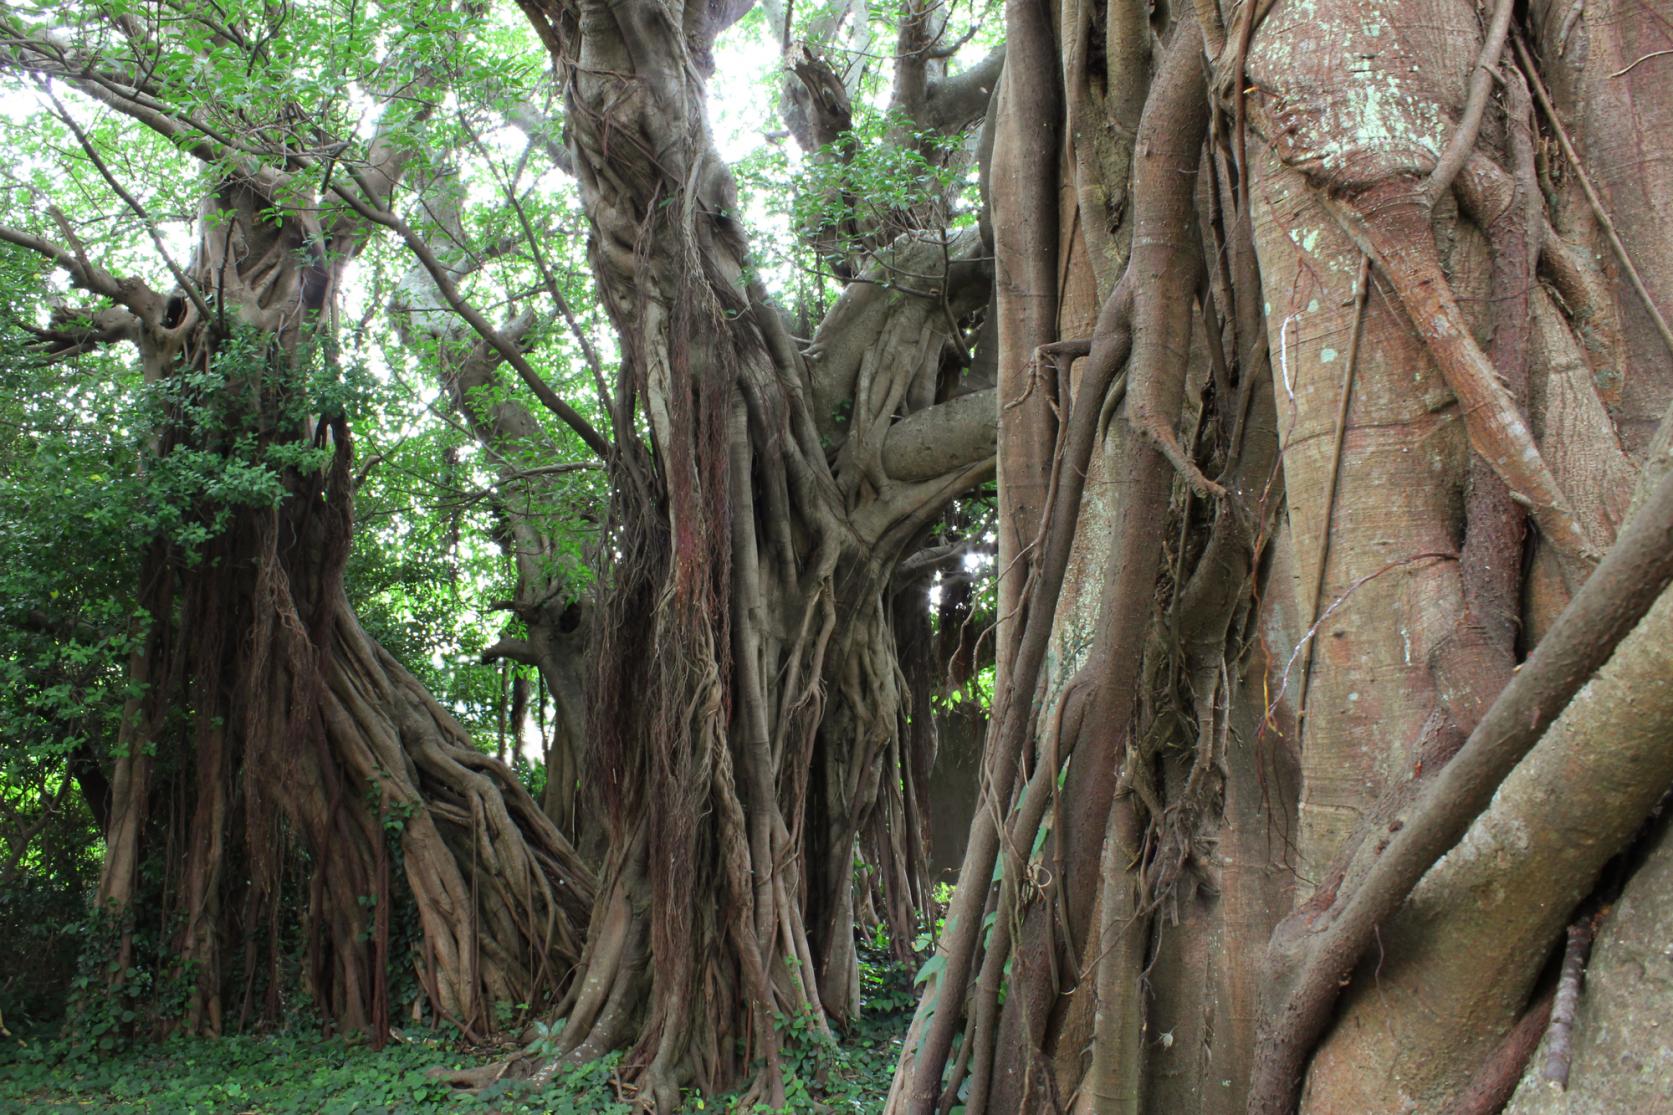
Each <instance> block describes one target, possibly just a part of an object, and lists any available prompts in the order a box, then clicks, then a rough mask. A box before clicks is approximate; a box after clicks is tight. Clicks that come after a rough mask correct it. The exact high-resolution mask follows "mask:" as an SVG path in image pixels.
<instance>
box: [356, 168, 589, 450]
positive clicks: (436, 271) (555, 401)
mask: <svg viewBox="0 0 1673 1115" xmlns="http://www.w3.org/2000/svg"><path fill="white" fill-rule="evenodd" d="M349 175H350V176H351V177H352V178H353V179H354V180H355V183H356V185H358V186H359V187H360V189H361V190H362V191H364V197H361V196H357V195H356V194H355V193H354V191H352V190H345V189H344V188H343V187H341V186H337V185H333V186H332V187H331V192H332V193H334V194H335V195H336V196H337V197H339V198H341V199H342V200H343V201H344V202H345V203H347V204H348V206H349V208H351V209H353V210H354V211H355V212H356V213H359V214H360V215H361V216H362V217H364V218H365V219H366V220H368V221H371V222H372V223H374V224H378V225H382V226H383V227H385V228H388V229H392V230H393V231H394V232H395V234H396V235H398V236H399V237H400V238H401V239H402V241H404V242H405V243H406V245H407V247H408V248H410V249H411V250H412V253H413V254H414V255H415V256H417V257H418V260H419V262H420V263H422V264H423V265H424V269H425V270H426V271H428V272H429V273H430V278H431V279H432V280H434V281H435V284H436V289H437V290H438V291H440V292H441V296H442V298H443V299H444V300H445V301H446V302H447V304H448V305H449V306H450V307H452V309H453V311H454V312H455V313H457V314H458V315H459V316H460V317H462V318H464V319H465V321H466V322H468V323H469V324H470V327H471V328H472V329H474V330H476V332H477V335H478V336H480V337H481V338H482V339H483V340H484V341H487V342H488V344H490V345H492V346H493V348H494V351H496V352H498V353H499V354H500V356H502V357H504V359H505V362H506V363H507V364H510V365H511V366H512V367H513V368H514V369H516V371H517V375H518V376H519V377H520V378H521V379H522V381H523V382H524V383H525V384H526V385H528V388H529V390H530V391H533V392H534V394H535V398H537V399H539V400H540V401H541V403H542V404H543V405H544V406H545V407H546V409H547V410H550V411H551V412H552V413H553V414H555V415H557V417H558V418H559V419H560V420H561V421H562V422H563V423H564V425H566V426H568V427H569V428H570V429H572V430H574V431H575V432H576V433H577V434H579V435H580V437H581V440H582V441H584V442H586V443H587V445H588V447H589V448H591V449H592V450H593V452H595V453H597V454H598V455H599V456H600V457H605V458H608V457H609V456H610V453H611V446H610V442H609V441H608V440H607V439H606V438H605V437H604V435H602V434H600V433H599V432H598V431H597V430H596V429H594V428H593V425H592V423H590V422H588V421H587V420H586V419H585V418H583V417H582V416H581V415H580V413H579V412H577V411H576V410H575V408H574V407H572V406H570V405H569V404H568V403H566V402H564V401H563V399H561V398H559V397H558V394H557V392H555V391H553V390H552V388H551V386H550V385H549V384H547V383H546V381H545V380H543V379H541V378H540V373H538V372H536V371H535V370H534V368H533V367H532V366H530V364H529V362H528V359H527V358H526V357H525V356H524V355H523V353H522V351H521V350H520V349H519V348H518V347H517V346H516V345H515V344H513V343H512V342H511V341H510V339H508V338H507V337H505V336H504V335H503V334H502V333H500V331H499V330H497V329H495V328H494V327H493V326H492V325H491V324H489V322H488V319H487V318H484V317H483V316H482V314H481V313H480V312H478V311H477V309H476V307H474V306H472V305H471V304H470V303H469V302H467V301H465V299H464V297H463V296H462V295H461V294H460V293H459V288H458V287H457V286H455V285H454V283H453V279H452V276H451V275H449V273H448V269H447V267H446V265H445V264H443V263H442V261H441V260H440V259H439V258H437V256H436V253H435V252H434V251H433V250H432V249H431V247H430V245H429V244H428V243H427V242H426V241H425V239H424V237H422V236H420V235H419V234H418V232H417V230H416V229H414V228H413V227H412V226H411V225H409V224H407V222H406V221H404V220H402V219H401V218H400V217H399V216H397V215H396V214H394V213H391V212H390V211H389V210H387V209H380V208H378V207H376V206H374V205H372V204H371V203H370V202H368V201H367V200H365V199H366V198H369V197H372V196H374V195H373V191H372V190H371V189H370V187H369V185H368V184H367V183H366V182H364V181H363V180H362V178H361V175H360V173H359V172H358V171H356V170H354V169H352V168H349Z"/></svg>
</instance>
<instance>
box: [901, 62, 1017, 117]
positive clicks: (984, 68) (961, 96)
mask: <svg viewBox="0 0 1673 1115" xmlns="http://www.w3.org/2000/svg"><path fill="white" fill-rule="evenodd" d="M1004 68H1005V48H1004V47H1002V46H1001V47H998V48H997V49H995V50H994V52H993V53H992V54H989V55H988V56H987V57H986V58H984V59H982V60H981V61H980V62H978V63H976V64H975V65H974V66H971V67H970V68H969V69H968V70H961V71H960V72H958V73H956V74H953V75H952V76H950V77H944V78H942V79H940V80H939V81H932V82H930V84H929V92H928V94H927V96H926V97H925V101H924V110H923V114H922V117H921V119H919V121H918V123H919V124H922V125H923V126H924V127H926V128H932V129H934V130H935V131H937V132H941V133H943V134H946V133H951V132H956V131H960V130H961V129H963V128H965V127H966V126H967V125H969V124H970V123H971V122H972V121H975V120H979V119H981V117H982V116H984V115H985V114H986V113H987V110H988V104H989V102H990V100H991V99H992V95H993V90H994V87H995V86H997V85H998V84H999V75H1000V73H1001V71H1003V70H1004Z"/></svg>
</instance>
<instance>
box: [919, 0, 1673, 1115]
mask: <svg viewBox="0 0 1673 1115" xmlns="http://www.w3.org/2000/svg"><path fill="white" fill-rule="evenodd" d="M1654 7H1655V6H1652V7H1651V8H1645V9H1642V10H1640V9H1634V11H1633V12H1631V13H1626V12H1624V11H1622V12H1615V11H1614V9H1609V10H1608V11H1604V10H1600V9H1596V8H1594V7H1590V6H1588V7H1587V8H1586V9H1585V10H1583V11H1582V10H1581V9H1579V8H1574V7H1566V6H1565V7H1563V8H1562V9H1561V10H1560V11H1547V10H1546V9H1544V8H1543V7H1540V6H1537V5H1536V7H1535V9H1534V10H1532V11H1530V12H1529V13H1527V18H1526V20H1524V19H1523V18H1522V13H1520V12H1517V11H1513V9H1512V7H1511V5H1509V4H1500V5H1496V6H1495V7H1494V8H1492V9H1491V10H1486V11H1478V10H1477V9H1476V8H1475V7H1473V6H1472V5H1468V4H1458V3H1451V2H1436V3H1424V4H1419V5H1416V6H1415V7H1413V6H1408V7H1407V8H1402V9H1399V10H1398V11H1395V10H1392V9H1385V8H1380V7H1376V6H1374V5H1366V4H1364V3H1360V2H1355V0H1339V2H1338V0H1308V2H1306V3H1301V2H1294V3H1292V2H1290V0H1278V2H1277V3H1274V4H1270V5H1255V4H1250V5H1244V6H1236V5H1227V6H1225V7H1224V8H1217V7H1216V6H1215V5H1213V4H1199V5H1196V6H1195V7H1194V8H1186V9H1180V8H1169V9H1165V10H1158V11H1156V12H1155V13H1151V14H1150V15H1149V16H1148V17H1147V14H1146V12H1145V10H1144V9H1143V8H1142V7H1138V6H1134V5H1130V4H1125V3H1113V4H1109V5H1094V4H1086V5H1082V4H1076V3H1070V2H1065V3H1062V4H1060V5H1050V4H1035V3H1032V2H1029V0H1020V2H1017V3H1013V4H1010V5H1009V6H1008V10H1007V17H1008V18H1007V23H1008V52H1009V64H1008V67H1007V70H1006V76H1005V79H1004V82H1003V86H1002V92H1001V101H1000V113H999V120H998V129H997V136H996V143H995V152H994V165H993V173H992V181H993V183H994V187H993V188H994V222H995V235H996V240H997V243H998V256H999V258H998V262H997V268H998V283H997V287H998V294H999V311H1000V315H999V329H1000V341H1001V344H1000V353H1001V360H1000V369H999V382H1000V404H1001V406H1002V407H1003V408H1005V409H1004V410H1003V412H1002V413H1003V414H1004V415H1005V418H1004V421H1003V423H1002V426H1001V441H1000V455H999V463H998V471H999V482H1000V497H1001V516H1002V531H1001V544H1002V549H1001V556H1000V565H1001V568H1002V569H1004V570H1006V573H1007V577H1008V582H1007V583H1006V584H1005V585H1004V586H1003V589H1002V603H1001V609H1002V614H1003V615H1004V616H1005V617H1006V624H1007V625H1008V626H1007V628H1006V629H1005V630H1004V633H1003V637H1002V646H1001V649H1000V662H1001V676H1000V680H999V684H998V686H997V693H998V694H999V696H998V698H997V699H996V707H995V710H994V721H993V728H992V731H991V733H990V737H989V740H988V746H987V757H986V778H985V786H984V805H983V806H982V807H981V808H979V809H978V813H977V818H976V820H975V822H974V824H973V826H972V831H971V839H970V850H969V852H968V853H967V858H966V862H965V864H964V869H963V872H962V873H961V878H960V886H959V890H958V894H957V896H956V898H955V902H954V906H953V909H952V911H951V912H950V914H949V918H948V932H947V934H946V936H945V937H944V939H943V947H942V952H941V955H940V957H939V959H938V960H936V961H935V962H933V963H932V965H931V967H930V969H929V971H930V978H929V979H928V980H927V982H926V984H925V991H926V993H925V996H924V999H923V1002H922V1004H921V1005H920V1008H919V1012H918V1016H917V1018H916V1019H915V1021H914V1024H913V1027H912V1030H911V1032H910V1034H909V1036H908V1039H907V1042H906V1049H905V1052H904V1054H903V1057H902V1061H901V1065H900V1069H899V1072H898V1074H897V1077H896V1081H895V1086H894V1090H893V1093H892V1096H891V1104H890V1110H892V1111H901V1112H908V1111H910V1112H914V1113H918V1112H926V1113H927V1112H931V1111H935V1110H940V1111H946V1110H947V1109H948V1108H949V1107H950V1106H951V1105H953V1104H954V1103H962V1104H964V1105H965V1110H966V1111H968V1112H972V1113H974V1112H978V1111H1013V1110H1066V1109H1073V1110H1077V1111H1100V1112H1102V1111H1141V1110H1142V1111H1166V1112H1177V1111H1233V1110H1244V1109H1249V1110H1258V1111H1283V1110H1289V1109H1292V1108H1293V1107H1294V1105H1295V1104H1296V1103H1297V1102H1301V1103H1302V1105H1303V1106H1304V1107H1305V1108H1306V1109H1307V1110H1314V1111H1320V1112H1335V1111H1406V1110H1424V1111H1442V1110H1461V1111H1462V1110H1469V1111H1487V1110H1491V1109H1492V1105H1493V1104H1494V1103H1497V1102H1502V1100H1503V1098H1504V1096H1505V1094H1506V1093H1507V1092H1508V1090H1509V1087H1510V1086H1512V1085H1513V1084H1514V1082H1515V1079H1516V1076H1517V1072H1518V1071H1519V1068H1520V1059H1522V1058H1525V1057H1526V1056H1527V1053H1528V1050H1529V1048H1530V1046H1531V1044H1532V1042H1533V1041H1535V1040H1537V1039H1538V1036H1539V1028H1538V1022H1539V1019H1538V1017H1535V1018H1532V1019H1528V1018H1526V1017H1525V1015H1526V1014H1527V1013H1528V1012H1537V1011H1538V1010H1539V1009H1540V1007H1539V1000H1540V998H1541V991H1540V979H1541V975H1542V972H1544V971H1545V970H1546V966H1547V964H1548V962H1549V961H1550V960H1551V957H1552V954H1553V950H1558V951H1560V949H1561V943H1562V939H1563V936H1564V934H1563V928H1564V926H1565V924H1566V923H1567V922H1568V921H1569V920H1571V919H1572V918H1574V917H1576V916H1577V913H1576V911H1577V909H1582V908H1584V907H1585V903H1586V902H1587V901H1588V896H1589V895H1591V894H1592V892H1593V890H1594V888H1595V887H1596V886H1597V885H1598V879H1599V876H1600V872H1601V871H1602V869H1603V867H1604V864H1605V862H1606V861H1608V860H1609V858H1610V857H1611V856H1612V855H1614V854H1615V853H1616V852H1618V851H1620V850H1621V849H1623V848H1625V847H1627V846H1628V845H1630V844H1631V842H1632V841H1633V839H1634V838H1635V834H1637V832H1638V831H1639V829H1640V826H1641V823H1642V821H1643V819H1644V818H1645V817H1646V816H1647V815H1648V814H1649V813H1650V811H1651V810H1652V809H1653V807H1654V806H1655V804H1656V802H1657V801H1658V800H1659V799H1660V798H1661V797H1662V795H1663V794H1664V793H1665V792H1666V790H1667V789H1668V787H1669V786H1670V785H1673V770H1668V769H1666V765H1665V761H1664V760H1661V761H1658V760H1654V759H1651V758H1650V756H1651V755H1653V754H1655V753H1656V752H1657V750H1658V747H1657V745H1656V744H1652V743H1650V742H1649V741H1651V740H1660V741H1665V738H1666V734H1667V732H1668V731H1669V730H1670V724H1673V721H1670V719H1669V713H1668V711H1667V710H1666V709H1663V708H1662V707H1661V702H1660V701H1659V700H1656V701H1646V700H1643V699H1635V700H1633V701H1632V702H1630V703H1627V702H1625V701H1624V700H1623V699H1620V698H1618V697H1611V696H1610V694H1611V693H1612V692H1615V693H1621V692H1625V691H1627V689H1628V688H1631V689H1632V691H1634V692H1639V691H1641V690H1640V688H1639V687H1642V686H1644V685H1645V684H1647V683H1646V679H1647V678H1654V679H1656V680H1655V682H1654V685H1655V686H1658V687H1665V681H1666V677H1665V675H1666V670H1667V664H1666V661H1665V653H1664V651H1658V650H1656V649H1654V648H1656V647H1658V646H1665V634H1664V633H1662V632H1661V630H1660V627H1659V623H1660V619H1659V618H1658V617H1659V616H1660V611H1661V610H1662V609H1663V608H1664V607H1665V602H1663V604H1660V605H1657V609H1656V610H1653V611H1651V610H1650V605H1651V603H1652V602H1653V601H1655V600H1656V599H1657V596H1658V594H1660V593H1661V590H1662V588H1663V586H1664V585H1665V584H1666V582H1667V578H1668V576H1669V574H1670V573H1673V568H1670V567H1669V566H1670V563H1669V561H1668V559H1667V558H1666V556H1665V552H1664V551H1665V549H1666V538H1667V535H1666V534H1665V531H1666V530H1667V529H1668V523H1667V521H1666V520H1665V519H1663V518H1660V517H1659V516H1663V515H1665V514H1666V511H1667V504H1666V500H1667V499H1668V497H1669V494H1670V493H1669V490H1668V489H1667V488H1665V487H1664V486H1663V485H1662V480H1661V474H1662V472H1663V471H1664V470H1665V460H1664V459H1663V455H1664V454H1665V453H1666V447H1665V439H1666V438H1667V437H1668V436H1669V435H1668V434H1667V432H1666V429H1665V428H1664V429H1663V432H1662V434H1661V435H1660V438H1661V442H1659V443H1658V442H1657V441H1656V437H1655V431H1656V423H1657V421H1658V420H1660V419H1661V416H1662V414H1663V413H1664V412H1665V411H1666V409H1667V406H1668V402H1669V399H1670V396H1673V373H1670V372H1669V367H1670V363H1669V354H1670V346H1673V336H1670V335H1669V334H1668V332H1667V330H1666V327H1665V325H1664V324H1663V322H1662V315H1661V313H1660V312H1658V311H1657V310H1656V308H1655V307H1656V306H1658V305H1659V306H1661V307H1663V308H1664V309H1665V307H1666V306H1667V303H1666V302H1665V298H1666V296H1667V292H1668V291H1669V290H1673V269H1670V264H1673V255H1670V253H1673V238H1670V236H1669V230H1668V228H1667V226H1666V222H1667V218H1666V216H1665V213H1666V212H1668V211H1670V210H1673V205H1670V204H1669V202H1673V198H1669V197H1668V196H1666V192H1665V191H1664V190H1662V189H1661V187H1660V185H1659V184H1656V183H1653V182H1647V181H1646V180H1644V179H1643V178H1642V177H1641V176H1640V175H1638V174H1637V173H1636V172H1635V171H1633V170H1631V169H1629V168H1630V167H1632V166H1636V165H1637V164H1638V161H1639V160H1641V159H1642V158H1644V157H1646V155H1645V151H1646V149H1648V150H1649V151H1652V152H1654V153H1655V154H1654V156H1653V157H1664V156H1665V149H1666V148H1667V146H1668V145H1669V144H1670V143H1673V138H1670V137H1673V133H1669V131H1668V130H1667V129H1666V128H1665V127H1661V126H1659V125H1658V123H1657V121H1659V120H1660V119H1661V117H1664V116H1665V115H1666V113H1667V112H1668V111H1670V109H1669V108H1668V102H1667V98H1665V97H1661V98H1655V97H1653V96H1652V95H1651V94H1649V93H1648V92H1647V90H1648V89H1649V88H1650V87H1649V86H1646V85H1645V84H1644V82H1646V81H1651V80H1653V79H1651V78H1648V77H1647V76H1645V74H1644V73H1643V70H1644V68H1645V67H1647V66H1649V65H1651V64H1652V63H1653V62H1654V61H1656V60H1657V59H1656V58H1655V55H1654V52H1655V51H1657V50H1658V49H1664V48H1665V47H1666V46H1667V43H1666V42H1665V39H1666V31H1665V29H1664V27H1663V24H1662V23H1659V22H1657V21H1664V20H1665V19H1666V15H1667V13H1666V11H1664V10H1663V11H1659V13H1658V11H1655V10H1652V9H1653V8H1654ZM1513 16H1514V17H1515V18H1513ZM1605 75H1608V76H1607V77H1606V76H1605ZM1606 119H1607V120H1609V121H1613V122H1614V123H1610V124H1608V125H1605V124H1603V121H1604V120H1606ZM1625 119H1632V120H1634V121H1635V124H1634V126H1633V127H1631V128H1630V129H1629V131H1630V133H1631V135H1632V136H1633V140H1632V143H1633V144H1634V145H1635V147H1634V153H1633V155H1632V156H1631V158H1630V159H1628V158H1626V157H1625V155H1624V152H1623V149H1622V147H1621V145H1620V143H1619V141H1618V139H1617V137H1618V136H1620V135H1622V134H1624V133H1623V132H1622V131H1621V129H1620V125H1619V121H1621V120H1625ZM1605 129H1607V130H1605ZM1623 244H1624V246H1625V247H1624V248H1623V247H1622V245H1623ZM1629 258H1630V260H1631V262H1630V263H1629V262H1628V260H1629ZM1657 299H1662V301H1660V302H1658V301H1657ZM1083 356H1084V359H1077V358H1079V357H1083ZM1072 361H1073V363H1072ZM1046 388H1054V390H1047V389H1046ZM1646 462H1655V464H1654V467H1650V468H1644V466H1645V464H1646ZM1641 469H1643V475H1642V477H1640V476H1639V473H1640V470H1641ZM1635 482H1636V483H1637V484H1638V485H1639V491H1640V497H1639V506H1640V510H1639V511H1638V513H1637V515H1638V517H1637V518H1636V519H1634V520H1633V521H1632V525H1631V526H1630V527H1628V526H1623V524H1625V523H1627V522H1628V502H1629V500H1630V499H1631V497H1632V493H1633V491H1634V484H1635ZM1617 536H1619V540H1618V541H1617ZM1652 539H1660V542H1659V543H1657V542H1654V541H1651V540H1652ZM1658 545H1659V546H1660V551H1659V552H1661V556H1656V555H1657V554H1658V549H1657V547H1658ZM1605 553H1607V554H1608V557H1607V559H1606V560H1605V561H1604V562H1603V563H1602V564H1601V565H1599V564H1598V559H1599V556H1600V555H1603V554H1605ZM1565 607H1566V609H1567V610H1566V611H1565ZM1647 611H1648V615H1646V612H1647ZM1641 617H1642V624H1639V621H1640V619H1641ZM1635 624H1638V625H1639V626H1638V629H1637V630H1633V628H1634V625H1635ZM1629 631H1631V632H1632V633H1631V634H1630V635H1628V632H1629ZM1617 643H1618V644H1619V645H1618V647H1617V645H1616V644H1617ZM1611 651H1613V652H1614V657H1613V658H1611V657H1610V653H1611ZM1606 660H1607V665H1605V661H1606ZM1513 679H1514V680H1513ZM1588 682H1589V683H1588ZM1583 683H1588V684H1586V688H1584V689H1580V686H1581V685H1582V684H1583ZM1577 690H1579V695H1578V696H1576V695H1575V694H1576V691H1577ZM1656 691H1658V692H1659V688H1658V689H1657V690H1656ZM1571 698H1572V701H1571ZM1565 706H1566V708H1565ZM1559 713H1560V714H1561V715H1560V717H1559V715H1558V714H1559ZM1536 744H1537V747H1536ZM1530 749H1533V750H1532V753H1531V754H1528V753H1529V751H1530ZM1659 750H1660V751H1662V752H1665V745H1664V743H1663V744H1662V745H1661V746H1660V747H1659ZM1524 754H1527V755H1528V757H1527V759H1526V760H1525V761H1521V762H1520V765H1518V762H1519V760H1522V757H1523V755H1524ZM1644 764H1650V765H1652V766H1654V770H1650V769H1648V768H1647V767H1646V766H1645V765H1644ZM1512 768H1514V770H1515V773H1513V774H1511V773H1510V772H1511V770H1512ZM1628 772H1630V773H1628ZM1507 774H1509V777H1508V779H1507V778H1506V775H1507ZM1625 786H1631V787H1632V788H1633V789H1632V791H1631V792H1630V793H1627V792H1625V791H1624V790H1622V789H1620V788H1621V787H1625ZM1558 787H1561V790H1559V789H1558ZM1612 787H1613V788H1612ZM1495 789H1497V790H1498V795H1497V797H1494V791H1495ZM1559 794H1560V795H1561V798H1562V808H1561V810H1560V811H1556V812H1554V811H1553V810H1554V802H1555V800H1556V797H1557V795H1559ZM1490 800H1491V802H1492V806H1491V808H1490V809H1489V808H1487V807H1488V803H1489V801H1490ZM1483 810H1486V811H1485V812H1483ZM1478 814H1479V817H1478ZM1472 820H1474V822H1475V824H1474V826H1473V827H1471V822H1472ZM1466 830H1468V833H1469V835H1467V836H1466V835H1465V833H1466ZM1581 832H1584V833H1586V834H1587V839H1585V840H1584V841H1581V840H1579V839H1578V838H1577V837H1576V835H1575V834H1578V833H1581ZM1535 834H1537V835H1535ZM1449 848H1455V850H1454V851H1453V852H1452V853H1451V854H1450V855H1448V856H1447V857H1446V859H1444V860H1442V861H1441V862H1440V863H1439V864H1438V865H1437V864H1436V861H1437V860H1439V859H1440V857H1441V856H1442V854H1443V853H1446V852H1447V851H1448V849H1449ZM1432 867H1433V870H1430V868H1432ZM1426 872H1427V874H1425V873H1426ZM990 879H997V880H998V881H997V884H996V885H990V883H989V880H990ZM1420 879H1421V880H1422V883H1421V886H1419V880H1420ZM1414 888H1415V890H1414ZM1484 895H1488V896H1491V897H1490V898H1486V897H1483V896H1484ZM1592 901H1595V899H1592ZM1298 903H1299V905H1297V904H1298ZM1530 1035H1531V1036H1530ZM1304 1079H1305V1082H1306V1092H1305V1098H1304V1099H1302V1098H1300V1097H1301V1088H1302V1083H1303V1080H1304Z"/></svg>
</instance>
